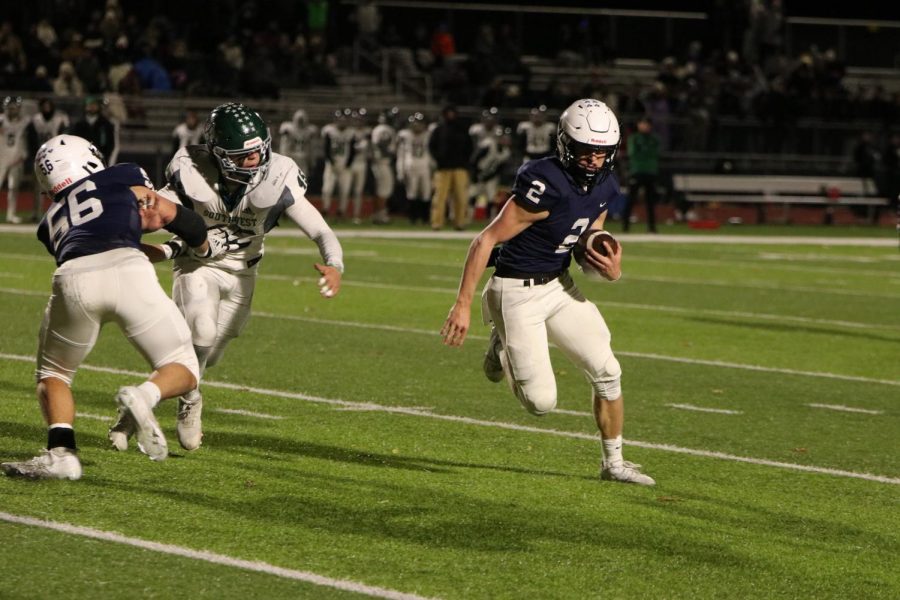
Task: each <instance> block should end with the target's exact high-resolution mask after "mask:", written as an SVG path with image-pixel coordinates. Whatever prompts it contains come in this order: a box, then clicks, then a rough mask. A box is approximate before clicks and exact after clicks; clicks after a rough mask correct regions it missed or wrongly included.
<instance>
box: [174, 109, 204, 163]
mask: <svg viewBox="0 0 900 600" xmlns="http://www.w3.org/2000/svg"><path fill="white" fill-rule="evenodd" d="M202 141H203V127H202V126H201V125H200V119H198V118H197V112H196V111H194V110H192V109H188V110H186V111H184V120H183V121H182V122H181V123H179V124H178V125H176V126H175V129H173V130H172V154H175V153H176V152H178V151H179V150H180V149H182V148H184V147H185V146H194V145H196V144H199V143H201V142H202Z"/></svg>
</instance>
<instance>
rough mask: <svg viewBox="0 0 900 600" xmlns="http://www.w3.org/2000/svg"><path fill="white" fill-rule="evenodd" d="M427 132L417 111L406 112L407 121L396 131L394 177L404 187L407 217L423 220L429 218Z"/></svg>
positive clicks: (429, 177)
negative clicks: (402, 127)
mask: <svg viewBox="0 0 900 600" xmlns="http://www.w3.org/2000/svg"><path fill="white" fill-rule="evenodd" d="M430 136H431V133H430V132H429V131H428V126H427V125H426V124H425V115H423V114H422V113H420V112H417V113H413V114H412V115H410V116H409V125H408V126H407V127H406V129H403V130H401V131H400V133H398V134H397V181H399V182H400V183H402V184H403V186H404V188H405V189H406V200H407V208H406V212H407V213H408V214H409V220H410V222H412V223H415V222H416V221H417V220H421V221H422V222H423V223H427V222H428V220H429V218H430V212H431V211H430V206H431V177H432V174H433V169H432V162H433V161H432V158H431V152H429V151H428V139H429V137H430Z"/></svg>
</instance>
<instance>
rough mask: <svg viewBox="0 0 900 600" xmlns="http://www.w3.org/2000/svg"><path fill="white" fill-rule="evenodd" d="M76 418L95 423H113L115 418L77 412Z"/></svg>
mask: <svg viewBox="0 0 900 600" xmlns="http://www.w3.org/2000/svg"><path fill="white" fill-rule="evenodd" d="M75 416H76V417H77V418H79V419H93V420H95V421H112V420H113V418H112V417H110V416H107V415H94V414H91V413H83V412H77V413H75Z"/></svg>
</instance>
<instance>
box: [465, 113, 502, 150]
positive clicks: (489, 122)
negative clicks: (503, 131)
mask: <svg viewBox="0 0 900 600" xmlns="http://www.w3.org/2000/svg"><path fill="white" fill-rule="evenodd" d="M499 115H500V111H499V110H498V109H497V107H496V106H492V107H490V108H486V109H484V110H483V111H481V121H479V122H478V123H472V125H470V126H469V135H470V136H472V146H473V147H478V144H479V143H481V140H483V139H484V138H486V137H487V136H489V135H492V134H493V132H494V129H496V127H497V125H498V123H497V120H498V119H499Z"/></svg>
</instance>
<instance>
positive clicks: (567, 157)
mask: <svg viewBox="0 0 900 600" xmlns="http://www.w3.org/2000/svg"><path fill="white" fill-rule="evenodd" d="M619 140H620V135H619V120H618V119H616V115H615V114H614V113H613V111H612V110H610V108H609V107H608V106H607V105H606V104H604V103H603V102H600V101H599V100H594V99H591V98H584V99H582V100H576V101H575V102H573V103H572V104H571V105H570V106H569V108H567V109H566V110H565V112H563V114H562V115H561V116H560V117H559V126H558V127H557V135H556V151H557V154H558V156H559V160H560V162H561V163H562V164H563V167H565V169H566V171H568V173H569V174H570V175H571V176H572V178H573V179H575V181H576V182H577V183H578V184H579V185H582V186H585V187H586V188H588V189H590V188H592V187H593V186H595V185H597V184H598V183H600V182H602V181H603V180H604V179H606V178H607V176H609V173H610V172H611V171H612V169H613V162H614V161H615V158H616V150H618V148H619ZM595 152H604V153H605V154H606V157H605V158H604V160H603V164H602V165H601V166H600V167H599V168H594V167H585V166H584V165H582V164H580V161H579V158H581V157H583V156H585V155H587V154H592V153H595Z"/></svg>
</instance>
